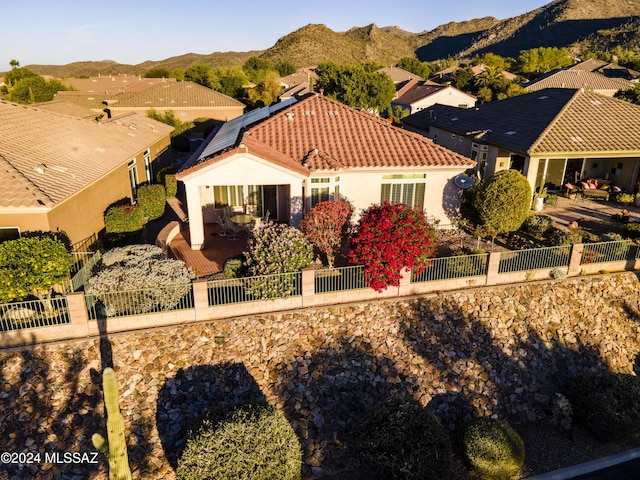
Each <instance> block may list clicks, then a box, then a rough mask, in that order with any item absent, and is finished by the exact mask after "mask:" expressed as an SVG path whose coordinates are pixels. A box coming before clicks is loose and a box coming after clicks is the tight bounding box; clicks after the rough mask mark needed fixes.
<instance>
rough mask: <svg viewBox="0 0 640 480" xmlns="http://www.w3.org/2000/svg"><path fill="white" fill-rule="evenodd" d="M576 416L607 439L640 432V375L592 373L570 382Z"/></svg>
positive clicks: (571, 397)
mask: <svg viewBox="0 0 640 480" xmlns="http://www.w3.org/2000/svg"><path fill="white" fill-rule="evenodd" d="M567 396H568V398H569V400H570V401H571V404H572V405H573V412H574V415H575V420H576V422H578V423H579V424H581V425H582V426H584V427H585V428H586V429H587V430H589V432H591V434H592V435H593V436H594V437H596V438H598V439H600V440H603V441H607V440H612V439H623V438H637V437H638V436H640V378H638V377H636V376H635V375H628V374H623V373H611V372H606V373H588V374H585V375H583V376H581V377H578V378H576V379H575V380H573V381H572V382H571V383H570V384H569V388H568V393H567Z"/></svg>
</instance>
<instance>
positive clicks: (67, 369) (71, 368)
mask: <svg viewBox="0 0 640 480" xmlns="http://www.w3.org/2000/svg"><path fill="white" fill-rule="evenodd" d="M639 353H640V281H639V280H638V277H637V276H636V275H635V274H633V273H621V274H612V275H602V276H593V277H578V278H573V279H566V280H563V281H545V282H532V283H528V284H521V285H514V286H495V287H491V288H487V287H481V288H473V289H467V290H461V291H455V292H450V293H438V294H430V295H425V296H421V297H415V298H407V299H383V300H381V301H377V302H373V301H368V302H361V303H351V304H349V305H342V306H341V305H332V306H326V307H316V308H304V309H300V310H295V311H289V312H274V313H267V314H256V315H250V316H246V317H237V318H229V319H226V320H216V321H212V322H202V323H197V324H185V325H179V326H172V327H164V328H158V329H151V330H146V331H141V332H130V333H113V334H108V335H103V337H102V338H101V339H98V338H93V339H85V340H77V341H70V342H66V343H59V344H50V345H35V346H30V347H22V348H20V349H11V350H4V351H0V398H1V399H2V400H1V401H0V418H1V419H2V422H0V451H4V452H31V453H34V454H35V453H39V454H40V455H41V456H42V458H44V454H45V453H46V452H54V451H55V452H71V451H74V452H94V448H93V446H92V445H91V435H92V433H93V432H101V433H103V434H104V414H103V411H104V410H103V404H102V392H101V382H100V375H99V373H100V371H101V369H102V367H103V365H112V366H113V367H114V369H115V371H116V374H117V377H118V380H119V382H120V392H121V394H120V398H121V401H120V405H121V410H122V413H123V415H124V418H125V436H126V438H127V443H128V449H129V459H130V463H131V465H132V469H133V471H134V478H139V479H147V478H154V479H174V478H175V474H174V466H175V455H176V451H177V449H179V448H180V446H181V445H182V444H183V442H184V436H185V432H186V429H187V427H188V425H189V424H190V422H191V421H192V420H193V419H194V418H197V417H198V416H199V415H201V414H203V413H204V412H205V411H206V410H208V409H209V408H211V407H212V406H214V405H220V404H221V403H227V404H229V403H231V404H233V403H236V402H242V401H251V400H253V401H255V400H260V399H264V400H266V401H268V402H270V403H272V404H274V405H277V406H278V407H279V408H281V409H282V411H283V412H284V413H285V415H286V416H287V418H288V419H289V421H290V423H291V425H292V426H293V427H294V429H295V431H296V433H297V434H298V437H299V439H300V441H301V443H302V446H303V453H304V472H305V478H308V479H312V478H320V475H321V474H323V473H324V474H330V475H331V474H336V471H338V470H337V468H338V466H339V465H340V464H341V463H342V464H344V463H345V462H347V463H348V462H349V461H351V456H352V452H350V451H349V450H348V448H347V449H345V445H348V442H347V443H345V436H346V435H347V434H348V432H349V430H350V428H351V427H352V426H353V423H354V422H355V421H357V419H358V418H359V417H360V415H361V414H362V412H363V410H364V409H365V408H366V407H367V406H368V405H371V404H374V403H377V402H380V401H383V400H384V399H386V398H389V397H391V396H396V395H404V396H410V397H413V398H415V399H417V400H419V401H420V402H421V403H422V404H424V405H428V406H429V408H431V409H433V411H435V412H437V414H438V415H439V416H440V418H441V419H442V420H443V422H444V423H445V425H447V426H449V427H450V428H453V427H454V426H455V424H456V423H457V422H458V421H460V420H461V419H463V418H465V417H466V416H468V415H471V414H480V415H488V414H495V415H498V416H499V417H509V418H512V419H517V420H518V421H524V420H526V419H528V418H532V417H534V416H535V415H536V412H540V411H545V410H546V409H547V408H548V406H549V399H550V397H551V396H552V395H553V393H554V392H556V391H558V390H560V389H561V388H562V387H563V386H564V385H565V384H566V382H567V381H568V379H569V378H570V377H571V376H574V375H579V374H580V373H582V372H585V371H590V370H611V371H622V372H632V371H633V370H634V368H635V366H636V365H637V361H638V354H639ZM98 458H99V462H98V463H97V464H92V463H76V464H72V463H68V464H60V465H52V464H47V463H44V462H42V461H40V462H35V463H32V464H30V465H25V466H24V467H22V468H19V467H18V466H17V465H12V464H11V465H8V464H0V478H5V477H6V478H57V477H56V475H58V476H59V475H63V477H64V478H72V477H73V478H76V477H77V478H90V479H106V478H107V477H106V465H105V460H104V458H103V457H102V456H100V457H98ZM56 471H57V472H58V473H56V474H55V475H54V472H56ZM3 475H5V477H3ZM337 475H338V476H337V477H335V478H340V477H339V471H338V474H337Z"/></svg>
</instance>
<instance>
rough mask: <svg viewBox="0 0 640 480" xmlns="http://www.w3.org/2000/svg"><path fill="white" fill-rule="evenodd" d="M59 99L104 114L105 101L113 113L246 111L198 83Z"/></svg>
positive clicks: (61, 94) (63, 94) (72, 94)
mask: <svg viewBox="0 0 640 480" xmlns="http://www.w3.org/2000/svg"><path fill="white" fill-rule="evenodd" d="M56 99H62V100H68V101H71V102H74V103H76V104H78V105H81V106H84V107H86V108H91V109H94V110H95V109H99V110H102V109H103V108H104V105H103V104H102V102H103V101H106V102H108V104H109V108H112V109H118V108H129V109H131V108H137V109H149V108H165V109H166V108H169V109H176V108H197V107H205V108H207V109H209V108H216V107H220V108H228V107H244V104H242V103H241V102H239V101H237V100H236V99H234V98H231V97H229V96H227V95H224V94H223V93H220V92H217V91H215V90H212V89H211V88H207V87H204V86H202V85H199V84H197V83H194V82H173V83H159V84H156V85H153V86H151V87H149V88H145V89H144V90H141V91H130V92H129V91H126V92H122V93H118V94H115V95H105V94H98V93H96V94H94V93H88V92H58V93H57V95H56Z"/></svg>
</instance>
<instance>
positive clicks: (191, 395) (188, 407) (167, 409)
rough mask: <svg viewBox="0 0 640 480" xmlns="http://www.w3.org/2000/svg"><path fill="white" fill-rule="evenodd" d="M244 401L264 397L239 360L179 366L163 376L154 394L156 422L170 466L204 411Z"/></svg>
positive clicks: (232, 405) (264, 400)
mask: <svg viewBox="0 0 640 480" xmlns="http://www.w3.org/2000/svg"><path fill="white" fill-rule="evenodd" d="M246 403H266V399H265V396H264V395H263V393H262V391H261V390H260V387H259V386H258V384H257V383H256V381H255V380H254V378H253V377H252V376H251V374H250V373H249V372H248V371H247V369H246V367H245V366H244V365H243V364H241V363H222V364H218V365H204V366H195V367H189V368H186V369H182V368H181V369H180V370H178V372H177V373H176V375H175V376H174V377H173V378H167V379H166V381H165V383H164V385H163V386H162V389H161V390H160V392H159V394H158V404H157V408H156V424H157V427H158V434H159V436H160V441H161V442H162V447H163V449H164V453H165V456H166V458H167V460H168V461H169V463H170V464H171V466H172V467H173V468H174V469H175V468H176V467H177V460H178V458H179V457H180V454H181V452H182V450H183V449H184V446H185V442H186V438H187V433H188V432H189V430H191V429H193V428H196V427H197V426H198V424H199V423H200V421H201V419H202V417H203V416H204V415H205V414H206V413H207V412H209V411H211V410H213V409H219V408H223V409H225V408H229V409H230V408H232V407H234V406H238V405H243V404H246Z"/></svg>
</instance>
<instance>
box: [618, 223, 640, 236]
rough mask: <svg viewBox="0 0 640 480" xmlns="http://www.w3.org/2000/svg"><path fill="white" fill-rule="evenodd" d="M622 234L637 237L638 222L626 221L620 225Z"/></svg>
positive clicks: (639, 228) (639, 232) (639, 230)
mask: <svg viewBox="0 0 640 480" xmlns="http://www.w3.org/2000/svg"><path fill="white" fill-rule="evenodd" d="M622 235H624V236H625V237H627V238H639V237H640V223H627V224H626V225H625V226H624V227H622Z"/></svg>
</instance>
